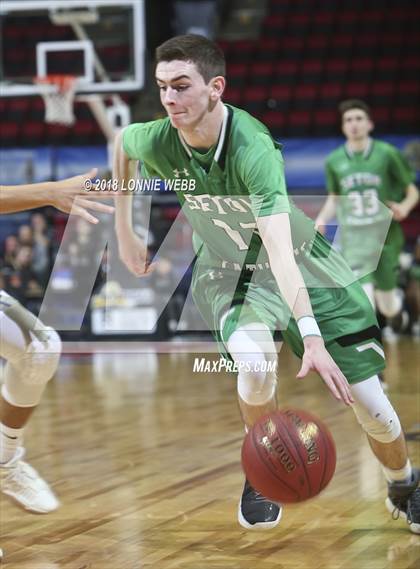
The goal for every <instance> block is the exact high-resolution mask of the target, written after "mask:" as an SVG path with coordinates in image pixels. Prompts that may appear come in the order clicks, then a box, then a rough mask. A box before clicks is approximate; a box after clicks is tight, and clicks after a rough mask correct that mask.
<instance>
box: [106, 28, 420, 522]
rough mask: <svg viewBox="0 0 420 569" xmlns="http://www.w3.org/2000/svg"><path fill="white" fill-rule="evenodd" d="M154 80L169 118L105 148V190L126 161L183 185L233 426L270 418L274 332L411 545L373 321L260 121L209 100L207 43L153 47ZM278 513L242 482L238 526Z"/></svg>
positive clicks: (133, 261) (127, 223)
mask: <svg viewBox="0 0 420 569" xmlns="http://www.w3.org/2000/svg"><path fill="white" fill-rule="evenodd" d="M156 81H157V84H158V87H159V89H160V94H161V102H162V104H163V106H164V108H165V110H166V112H167V114H168V117H167V118H165V119H162V120H156V121H151V122H148V123H144V124H132V125H130V126H128V127H126V128H125V129H124V130H123V131H122V132H121V133H120V134H119V135H118V136H117V140H116V144H115V158H114V163H115V172H114V178H115V179H118V180H119V184H120V189H121V193H123V192H122V190H123V186H124V184H125V183H127V181H128V178H129V176H130V171H131V168H132V166H133V164H132V163H133V161H134V162H135V161H141V175H142V176H143V177H145V178H151V177H158V178H161V179H173V178H177V179H179V178H181V179H185V180H194V184H189V185H188V184H187V188H189V189H187V190H186V191H179V192H178V198H179V200H180V202H181V204H182V205H183V212H184V213H185V215H186V217H187V218H188V220H189V222H190V223H191V225H192V227H193V230H194V245H195V248H196V252H197V262H196V264H195V268H194V275H193V284H192V286H193V296H194V300H195V302H196V304H197V306H198V308H199V309H200V311H201V313H202V315H203V317H204V319H205V320H206V321H207V323H208V324H209V326H210V327H211V329H212V330H213V333H214V335H215V337H216V339H217V341H218V342H219V346H220V351H221V353H222V355H223V356H224V357H226V358H229V359H231V360H233V361H234V362H235V363H237V364H238V366H240V368H242V370H246V371H241V372H240V373H239V374H238V378H237V390H238V400H239V406H240V410H241V414H242V418H243V420H244V423H245V426H247V427H249V426H250V425H252V424H253V423H254V422H255V420H256V419H257V418H258V417H260V416H262V415H264V414H266V413H267V412H270V411H272V410H274V409H276V408H277V402H276V384H277V382H276V374H275V373H271V372H267V373H263V372H261V371H260V370H262V369H267V367H265V366H264V365H263V364H264V362H267V361H273V360H276V358H277V354H276V348H275V344H274V342H273V332H274V331H275V330H276V329H282V334H283V339H284V340H285V341H286V342H287V343H288V344H289V345H290V346H291V347H292V349H293V351H294V352H295V354H297V355H298V356H299V357H300V358H301V359H302V366H301V369H300V371H299V373H298V375H297V377H298V378H303V377H305V376H306V374H307V373H308V372H309V371H310V370H314V371H317V372H318V373H319V375H320V376H321V378H322V379H323V381H324V382H325V384H326V386H327V387H328V389H329V390H330V392H331V393H332V395H333V396H334V397H335V398H336V399H337V400H339V401H342V402H343V403H345V404H346V405H349V406H351V408H352V409H353V411H354V412H355V414H356V417H357V420H358V421H359V423H360V424H361V426H362V428H363V429H364V430H365V431H366V434H367V437H368V440H369V444H370V446H371V448H372V450H373V452H374V454H375V456H376V457H377V458H378V460H379V462H380V463H381V465H382V468H383V471H384V474H385V477H386V480H387V482H388V498H387V501H386V504H387V507H388V509H389V510H391V511H393V512H394V517H396V516H397V515H399V516H401V517H402V518H405V519H406V520H407V521H408V523H409V524H410V529H411V530H412V531H413V532H415V533H420V490H419V489H417V486H418V480H419V474H418V471H417V470H416V469H413V468H412V466H411V463H410V460H409V458H408V456H407V449H406V443H405V438H404V434H403V432H402V429H401V425H400V421H399V419H398V416H397V414H396V413H395V411H394V409H393V407H392V405H391V403H390V402H389V400H388V399H387V397H386V395H385V394H384V393H383V390H382V388H381V385H380V383H379V379H378V373H379V372H380V371H381V370H382V369H383V368H384V366H385V362H384V353H383V349H382V346H381V343H380V341H379V339H378V332H379V331H378V326H377V321H376V318H375V314H374V312H373V310H372V307H371V305H370V302H369V300H368V298H367V297H366V295H365V293H364V292H363V289H362V288H361V286H360V284H359V283H358V282H357V281H355V279H354V276H353V275H352V273H351V271H350V269H349V268H348V266H347V265H346V263H345V262H344V260H343V259H342V258H341V256H340V255H339V254H338V253H336V252H335V251H334V250H332V249H331V247H330V245H329V244H328V242H327V241H326V240H325V239H324V237H323V236H322V235H320V234H319V233H317V232H316V231H315V230H314V225H313V223H312V222H311V221H310V220H309V219H308V218H306V217H305V215H304V214H303V213H302V212H300V211H299V210H297V208H296V207H295V206H294V205H293V203H292V202H291V200H290V199H289V197H288V196H287V192H286V187H285V179H284V171H283V159H282V155H281V152H280V147H279V144H277V142H275V141H274V140H273V138H272V137H271V135H270V133H269V132H268V130H267V128H266V127H265V126H264V125H263V124H261V123H260V122H259V121H257V120H255V119H254V118H253V117H251V116H250V115H249V114H248V113H246V112H244V111H242V110H240V109H238V108H235V107H233V106H231V105H227V104H224V103H223V102H222V95H223V91H224V88H225V81H226V80H225V61H224V56H223V53H222V52H221V50H220V49H219V48H218V46H217V45H216V44H214V43H213V42H211V41H209V40H208V39H206V38H204V37H201V36H194V35H186V36H178V37H175V38H172V39H171V40H168V41H167V42H165V43H164V44H162V45H161V46H160V47H159V48H158V49H157V66H156ZM131 202H132V198H131V196H130V195H129V194H127V192H124V199H117V200H116V217H115V219H116V230H117V235H118V240H119V250H120V256H121V259H122V260H123V261H124V263H125V264H126V266H127V267H128V269H129V270H130V271H131V272H132V273H133V274H135V275H138V276H140V275H142V274H144V272H145V270H147V268H148V265H147V252H146V247H145V245H144V244H143V242H142V241H141V240H140V238H139V237H138V236H137V235H136V234H135V233H134V231H133V226H132V213H131ZM243 363H246V364H247V366H242V364H243ZM248 370H249V371H248ZM281 513H282V507H281V505H280V504H277V503H274V502H270V501H269V500H267V499H265V498H264V497H263V496H261V495H259V494H258V493H257V492H256V491H254V489H253V488H252V487H251V486H250V484H249V483H248V482H247V481H245V486H244V489H243V493H242V497H241V500H240V504H239V508H238V519H239V523H240V524H241V525H242V526H243V527H245V528H247V529H269V528H272V527H275V526H276V525H277V524H278V523H279V521H280V518H281Z"/></svg>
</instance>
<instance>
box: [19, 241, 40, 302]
mask: <svg viewBox="0 0 420 569" xmlns="http://www.w3.org/2000/svg"><path fill="white" fill-rule="evenodd" d="M15 270H16V272H17V273H18V274H19V276H20V278H21V281H22V288H23V292H24V295H25V296H27V297H40V296H41V295H42V286H41V283H40V282H39V280H38V278H37V275H36V274H35V271H34V270H33V268H32V248H31V247H30V246H29V245H24V246H23V247H21V248H20V249H19V251H18V254H17V255H16V260H15Z"/></svg>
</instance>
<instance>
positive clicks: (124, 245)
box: [112, 130, 153, 277]
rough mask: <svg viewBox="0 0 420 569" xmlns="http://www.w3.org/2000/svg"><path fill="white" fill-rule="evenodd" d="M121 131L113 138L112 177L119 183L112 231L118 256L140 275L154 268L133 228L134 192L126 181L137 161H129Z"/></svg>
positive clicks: (132, 270)
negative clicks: (129, 188) (149, 262)
mask: <svg viewBox="0 0 420 569" xmlns="http://www.w3.org/2000/svg"><path fill="white" fill-rule="evenodd" d="M123 137H124V130H121V131H120V132H119V133H118V134H117V136H116V137H115V142H114V160H113V172H112V177H113V180H114V181H117V183H118V193H117V194H116V195H115V198H114V199H115V231H116V234H117V239H118V250H119V255H120V259H121V260H122V261H123V263H124V264H125V266H126V267H127V269H128V270H129V271H130V272H131V273H133V275H135V276H137V277H140V276H142V275H145V274H148V273H149V272H151V271H152V270H153V265H148V264H147V247H146V246H145V244H144V243H143V241H142V240H141V239H140V238H139V237H138V235H137V234H136V233H135V232H134V229H133V212H132V209H133V195H132V192H128V191H125V189H124V188H127V187H128V185H129V183H128V182H129V180H131V179H133V178H136V175H137V166H138V161H137V160H131V159H130V157H129V156H128V155H127V153H126V152H125V150H124V145H123Z"/></svg>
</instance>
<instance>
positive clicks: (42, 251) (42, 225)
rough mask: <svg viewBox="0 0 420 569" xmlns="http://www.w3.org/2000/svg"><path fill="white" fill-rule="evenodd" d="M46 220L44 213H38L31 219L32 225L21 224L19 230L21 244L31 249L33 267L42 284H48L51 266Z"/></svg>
mask: <svg viewBox="0 0 420 569" xmlns="http://www.w3.org/2000/svg"><path fill="white" fill-rule="evenodd" d="M34 218H35V221H33V220H34ZM45 232H46V222H45V218H44V217H43V215H42V214H40V213H37V214H35V215H34V216H33V217H32V219H31V225H21V226H20V227H19V230H18V239H19V244H20V245H21V246H22V245H23V246H25V247H30V249H31V269H32V271H33V272H34V274H35V275H36V278H37V280H38V281H39V283H40V284H42V286H46V284H47V280H48V269H49V266H50V252H49V244H50V242H49V240H48V238H47V236H46V235H45Z"/></svg>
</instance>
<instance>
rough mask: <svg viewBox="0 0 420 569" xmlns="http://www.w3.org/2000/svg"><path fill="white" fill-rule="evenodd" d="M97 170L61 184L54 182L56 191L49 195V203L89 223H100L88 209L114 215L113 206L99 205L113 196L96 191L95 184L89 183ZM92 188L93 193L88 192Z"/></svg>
mask: <svg viewBox="0 0 420 569" xmlns="http://www.w3.org/2000/svg"><path fill="white" fill-rule="evenodd" d="M96 173H97V168H93V169H92V170H89V172H86V173H85V174H81V175H79V176H73V177H72V178H67V179H65V180H61V181H59V182H53V184H54V191H53V192H50V193H49V197H50V199H49V202H50V204H51V205H52V206H53V207H55V208H56V209H58V210H60V211H62V212H64V213H71V214H73V215H78V216H80V217H82V218H83V219H85V220H86V221H88V222H89V223H95V224H96V223H98V222H99V219H98V218H97V217H95V216H93V215H91V214H90V213H89V211H88V209H91V210H94V211H100V212H103V213H114V210H115V208H114V207H113V206H109V205H105V204H102V203H99V201H100V200H104V199H111V198H112V195H111V194H110V193H108V192H103V191H94V186H95V184H94V183H93V182H91V183H89V184H88V183H87V181H90V179H91V178H94V177H95V176H96ZM88 188H91V189H92V191H87V189H88Z"/></svg>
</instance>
